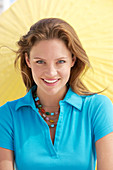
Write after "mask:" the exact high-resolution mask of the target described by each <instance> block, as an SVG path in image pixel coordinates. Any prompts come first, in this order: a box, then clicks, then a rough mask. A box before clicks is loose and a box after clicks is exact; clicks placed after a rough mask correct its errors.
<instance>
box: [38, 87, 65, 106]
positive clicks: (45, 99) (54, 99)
mask: <svg viewBox="0 0 113 170" xmlns="http://www.w3.org/2000/svg"><path fill="white" fill-rule="evenodd" d="M66 92H67V87H66V88H63V90H62V91H60V92H59V93H57V94H55V95H48V94H47V93H44V92H43V91H39V89H38V88H37V96H38V97H39V99H40V103H41V104H42V105H43V106H44V107H47V108H49V107H53V108H55V107H58V106H59V101H60V100H63V98H64V97H65V94H66Z"/></svg>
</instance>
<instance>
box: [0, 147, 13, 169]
mask: <svg viewBox="0 0 113 170" xmlns="http://www.w3.org/2000/svg"><path fill="white" fill-rule="evenodd" d="M0 170H14V152H13V151H12V150H9V149H4V148H1V147H0Z"/></svg>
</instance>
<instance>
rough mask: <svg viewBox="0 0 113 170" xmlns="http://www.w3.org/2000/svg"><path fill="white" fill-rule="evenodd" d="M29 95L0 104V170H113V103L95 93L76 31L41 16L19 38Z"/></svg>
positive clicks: (57, 21)
mask: <svg viewBox="0 0 113 170" xmlns="http://www.w3.org/2000/svg"><path fill="white" fill-rule="evenodd" d="M18 46H19V49H18V51H17V54H18V55H17V58H16V60H15V65H17V63H18V61H19V60H20V68H21V74H22V78H23V81H24V84H25V86H26V89H27V91H28V93H27V94H26V95H25V96H24V97H23V98H21V99H18V100H15V101H12V102H7V103H6V104H5V105H3V106H2V107H1V108H0V170H13V169H14V162H15V164H16V167H17V169H18V170H31V169H33V170H37V169H39V170H52V169H54V170H60V169H65V170H70V169H71V170H75V169H76V170H94V169H95V164H96V159H97V169H98V170H113V163H112V162H113V161H112V160H113V107H112V103H111V101H110V100H109V99H108V98H107V97H106V96H103V95H99V94H94V93H91V92H90V91H89V90H88V89H87V88H86V87H85V86H84V85H83V83H82V81H81V79H80V78H81V75H82V74H83V73H84V72H85V70H86V69H87V68H88V67H90V62H89V60H88V57H87V55H86V52H85V51H84V49H83V48H82V45H81V43H80V41H79V39H78V37H77V35H76V33H75V31H74V30H73V28H72V27H71V26H70V25H69V24H68V23H66V22H65V21H63V20H61V19H58V18H48V19H42V20H40V21H38V22H37V23H36V24H34V25H33V26H32V27H31V28H30V30H29V32H28V33H27V34H26V35H24V36H22V37H21V39H20V40H19V42H18Z"/></svg>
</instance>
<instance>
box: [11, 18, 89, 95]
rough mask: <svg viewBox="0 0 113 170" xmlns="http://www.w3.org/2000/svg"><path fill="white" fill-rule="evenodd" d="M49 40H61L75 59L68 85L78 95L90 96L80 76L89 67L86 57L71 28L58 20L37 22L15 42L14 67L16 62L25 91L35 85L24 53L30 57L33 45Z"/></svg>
mask: <svg viewBox="0 0 113 170" xmlns="http://www.w3.org/2000/svg"><path fill="white" fill-rule="evenodd" d="M49 39H60V40H62V41H63V42H64V43H65V45H66V46H67V48H68V49H69V50H70V52H71V53H72V57H73V56H75V57H76V62H75V64H74V66H73V67H72V68H71V73H70V78H69V81H68V85H69V86H71V88H72V90H73V91H74V92H75V93H77V94H79V95H84V94H85V95H90V94H92V93H91V92H90V91H89V90H88V89H87V88H86V87H85V85H84V84H83V83H82V80H81V77H82V75H84V73H85V72H86V71H87V69H88V68H89V67H91V65H90V62H89V59H88V56H87V54H86V52H85V50H84V49H83V47H82V44H81V42H80V40H79V38H78V36H77V34H76V32H75V30H74V29H73V27H72V26H71V25H69V24H68V23H67V22H66V21H64V20H62V19H59V18H45V19H41V20H39V21H38V22H36V23H35V24H34V25H32V26H31V28H30V30H29V32H28V33H27V34H26V35H23V36H22V37H21V38H20V40H19V41H18V42H17V44H18V47H19V48H18V51H17V52H16V53H17V57H16V59H15V63H14V64H15V67H17V63H18V61H19V62H20V70H21V74H22V78H23V82H24V84H25V86H26V88H27V91H29V90H30V88H31V87H32V86H33V85H35V82H34V80H33V77H32V73H31V69H30V68H29V67H28V66H27V64H26V61H25V53H27V55H28V57H30V50H31V48H32V47H33V45H34V44H35V43H37V42H40V41H42V40H49Z"/></svg>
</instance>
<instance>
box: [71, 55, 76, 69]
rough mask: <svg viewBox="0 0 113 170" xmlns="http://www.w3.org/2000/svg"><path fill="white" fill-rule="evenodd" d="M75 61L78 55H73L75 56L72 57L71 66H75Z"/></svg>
mask: <svg viewBox="0 0 113 170" xmlns="http://www.w3.org/2000/svg"><path fill="white" fill-rule="evenodd" d="M75 62H76V57H75V56H73V57H72V63H71V67H73V66H74V64H75Z"/></svg>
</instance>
